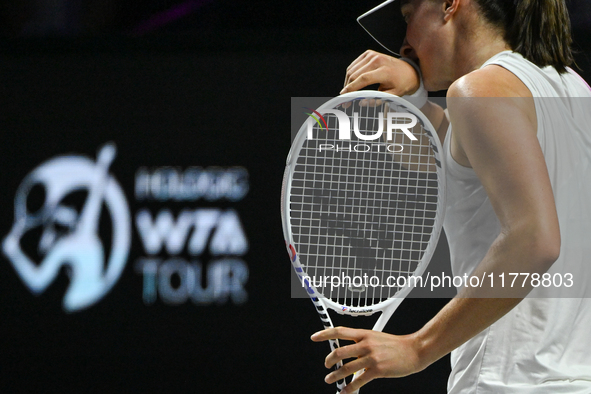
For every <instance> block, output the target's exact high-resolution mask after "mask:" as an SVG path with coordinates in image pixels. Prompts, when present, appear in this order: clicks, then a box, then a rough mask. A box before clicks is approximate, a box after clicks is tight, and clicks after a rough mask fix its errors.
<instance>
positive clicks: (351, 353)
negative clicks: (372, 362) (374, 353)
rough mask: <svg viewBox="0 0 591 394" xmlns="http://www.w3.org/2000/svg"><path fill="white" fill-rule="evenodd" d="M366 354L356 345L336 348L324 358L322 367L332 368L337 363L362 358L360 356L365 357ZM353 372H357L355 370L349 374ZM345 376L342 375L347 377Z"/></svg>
mask: <svg viewBox="0 0 591 394" xmlns="http://www.w3.org/2000/svg"><path fill="white" fill-rule="evenodd" d="M366 354H367V352H363V351H362V349H361V348H360V347H359V346H357V345H348V346H343V347H338V348H336V349H335V350H333V351H332V352H330V354H329V355H328V356H326V359H325V360H324V366H325V367H326V368H332V367H333V366H334V365H335V364H336V363H338V362H339V361H343V360H346V359H348V358H355V357H362V356H365V355H366ZM347 365H348V364H347ZM341 368H342V367H341ZM355 372H357V370H355V371H352V372H351V373H355ZM347 375H349V374H347ZM347 375H344V376H347ZM344 376H343V377H344ZM335 380H338V379H335Z"/></svg>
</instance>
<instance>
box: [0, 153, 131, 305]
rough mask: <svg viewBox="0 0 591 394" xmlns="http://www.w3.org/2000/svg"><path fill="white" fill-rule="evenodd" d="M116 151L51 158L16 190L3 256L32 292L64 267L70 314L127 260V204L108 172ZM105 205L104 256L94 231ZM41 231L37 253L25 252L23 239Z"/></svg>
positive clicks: (103, 290) (94, 297) (101, 291)
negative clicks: (79, 198) (79, 199)
mask: <svg viewBox="0 0 591 394" xmlns="http://www.w3.org/2000/svg"><path fill="white" fill-rule="evenodd" d="M115 154H116V150H115V146H114V145H113V144H107V145H105V146H104V147H102V148H101V149H100V150H99V153H98V157H97V160H96V162H94V161H92V160H91V159H88V158H86V157H83V156H62V157H57V158H54V159H51V160H49V161H47V162H45V163H43V164H41V165H40V166H39V167H37V168H36V169H34V170H33V171H32V172H31V173H30V174H29V175H27V177H26V178H25V179H24V180H23V182H22V183H21V185H20V186H19V188H18V190H17V192H16V198H15V215H14V225H13V226H12V229H11V230H10V233H9V234H8V235H7V236H6V238H5V239H4V242H3V244H2V248H3V251H4V254H5V255H6V256H7V257H8V259H9V260H10V262H11V263H12V265H13V267H14V269H15V270H16V272H17V273H18V275H19V276H20V278H21V279H22V281H23V282H24V284H25V285H26V286H27V287H28V288H29V290H30V291H31V292H32V293H34V294H41V293H43V291H45V289H46V288H47V287H48V286H49V285H50V284H51V283H52V282H53V281H54V280H55V279H56V277H57V275H58V274H59V272H60V269H61V268H62V267H66V268H67V272H68V274H69V276H70V284H69V286H68V288H67V290H66V294H65V296H64V299H63V307H64V310H66V311H68V312H73V311H77V310H80V309H84V308H87V307H89V306H91V305H93V304H94V303H96V302H98V301H99V300H100V299H102V298H103V297H104V296H105V295H106V294H107V293H108V292H109V291H110V290H111V288H112V287H113V285H114V284H115V283H116V282H117V280H118V279H119V277H120V275H121V272H122V271H123V268H124V267H125V263H126V261H127V256H128V253H129V248H130V238H131V225H130V215H129V208H128V205H127V201H126V199H125V195H124V193H123V191H122V189H121V187H120V186H119V184H118V183H117V181H116V180H115V178H113V177H112V176H111V175H110V174H109V166H110V165H111V163H112V162H113V160H114V159H115ZM80 192H82V193H84V194H85V195H86V198H85V201H84V202H83V205H82V206H81V208H79V209H77V208H76V207H74V206H72V205H71V203H70V202H69V201H71V198H70V197H71V196H72V195H73V194H74V193H80ZM43 197H44V201H43V203H42V204H41V206H40V207H37V209H35V210H34V211H31V207H30V206H29V205H30V203H29V202H30V200H35V199H39V198H41V199H43ZM103 204H104V205H105V207H106V212H107V213H108V215H109V216H110V222H111V226H112V228H111V234H112V243H111V246H110V248H109V250H110V253H109V254H108V255H106V253H105V244H104V243H103V240H102V239H101V238H100V235H99V230H98V229H99V220H100V217H101V212H102V211H103ZM39 230H40V233H41V235H40V237H39V238H38V240H37V252H36V253H27V251H25V250H24V248H23V247H22V240H23V239H24V238H26V237H30V236H31V234H32V233H35V232H38V231H39ZM31 254H34V255H35V257H32V256H31Z"/></svg>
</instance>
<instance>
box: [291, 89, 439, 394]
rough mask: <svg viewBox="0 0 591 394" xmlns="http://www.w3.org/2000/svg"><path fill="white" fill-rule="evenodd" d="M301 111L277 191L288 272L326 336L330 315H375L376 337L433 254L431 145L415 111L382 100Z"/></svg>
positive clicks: (435, 192) (342, 101)
mask: <svg viewBox="0 0 591 394" xmlns="http://www.w3.org/2000/svg"><path fill="white" fill-rule="evenodd" d="M302 111H303V112H306V113H308V114H309V115H310V117H309V118H308V120H307V121H306V122H305V123H304V124H303V125H302V127H301V128H300V130H299V132H298V134H297V136H296V137H295V140H294V141H293V144H292V147H291V150H290V152H289V155H288V157H287V165H286V168H285V174H284V177H283V187H282V191H281V216H282V222H283V233H284V236H285V242H286V246H287V249H288V253H289V256H290V259H291V262H292V265H293V267H294V269H295V271H296V274H297V275H298V277H299V278H300V280H301V283H302V286H303V287H304V288H305V289H306V291H307V293H308V295H309V296H310V298H311V299H312V301H313V302H314V305H315V306H316V309H317V311H318V313H319V315H320V319H321V320H322V323H323V324H324V327H325V328H329V327H332V326H333V325H332V321H331V318H330V316H329V314H328V308H330V309H332V310H334V311H336V312H337V313H339V314H346V315H351V316H368V315H371V314H374V313H375V312H382V314H381V315H380V317H379V319H378V320H377V322H376V324H375V326H374V327H373V329H374V330H378V331H381V330H383V328H384V326H385V325H386V323H387V321H388V319H389V318H390V316H391V315H392V313H394V311H395V310H396V308H397V307H398V305H400V303H401V302H402V300H403V299H404V298H405V297H406V296H407V295H408V293H409V292H410V291H411V290H412V289H413V287H415V286H417V285H419V286H420V283H421V282H419V281H420V277H421V275H422V274H423V272H424V270H425V268H426V267H427V265H428V264H429V261H430V259H431V257H432V255H433V252H434V251H435V247H436V246H437V241H438V239H439V234H440V231H441V226H442V223H443V215H444V206H445V201H444V199H445V175H444V173H445V171H444V170H445V169H444V162H443V161H442V160H441V158H440V155H441V152H442V149H441V144H440V142H439V138H438V137H437V133H436V132H435V130H434V129H433V126H432V125H431V123H430V122H429V120H428V119H427V118H426V117H425V116H424V115H423V113H422V112H421V111H419V110H418V109H417V108H416V107H415V106H413V105H412V104H410V103H409V102H407V101H406V100H404V99H402V98H399V97H396V96H393V95H390V94H387V93H383V92H377V91H360V92H353V93H347V94H344V95H342V96H339V97H336V98H334V99H331V100H330V101H328V102H327V103H325V104H324V105H322V106H321V107H320V108H318V109H316V110H312V109H307V110H305V109H302ZM338 346H339V344H338V341H336V340H335V341H332V340H331V341H330V347H331V349H332V350H334V349H335V348H337V347H338ZM341 366H342V363H339V365H337V366H336V368H339V367H341ZM359 373H360V372H357V373H356V374H355V376H354V377H353V379H355V377H356V376H357V375H358V374H359ZM345 384H346V382H345V381H344V380H341V381H339V382H337V392H340V391H341V390H342V389H343V387H344V386H345Z"/></svg>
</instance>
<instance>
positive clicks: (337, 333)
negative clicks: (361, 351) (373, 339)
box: [310, 327, 364, 342]
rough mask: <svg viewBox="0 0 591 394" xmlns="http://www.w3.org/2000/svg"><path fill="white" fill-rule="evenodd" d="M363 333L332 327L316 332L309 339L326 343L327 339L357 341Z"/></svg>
mask: <svg viewBox="0 0 591 394" xmlns="http://www.w3.org/2000/svg"><path fill="white" fill-rule="evenodd" d="M363 331H364V330H358V329H355V328H348V327H334V328H327V329H326V330H322V331H318V332H316V333H314V334H312V336H311V337H310V339H312V340H313V341H314V342H322V341H327V340H329V339H345V340H349V341H355V342H357V341H359V340H360V339H361V338H363Z"/></svg>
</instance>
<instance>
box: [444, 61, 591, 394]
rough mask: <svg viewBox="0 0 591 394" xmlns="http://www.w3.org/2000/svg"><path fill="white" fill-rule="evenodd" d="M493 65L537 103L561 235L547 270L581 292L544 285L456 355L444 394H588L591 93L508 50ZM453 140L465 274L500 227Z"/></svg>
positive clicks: (457, 263) (449, 223) (454, 258)
mask: <svg viewBox="0 0 591 394" xmlns="http://www.w3.org/2000/svg"><path fill="white" fill-rule="evenodd" d="M491 64H495V65H499V66H502V67H503V68H505V69H507V70H509V71H511V72H512V73H513V74H515V75H516V76H517V77H518V78H519V79H520V80H521V81H522V82H523V83H524V84H525V85H526V86H527V88H529V90H530V91H531V93H532V95H533V96H534V100H535V108H536V114H537V120H538V131H537V133H538V134H537V135H538V140H539V142H540V146H541V147H542V151H543V153H544V157H545V159H546V165H547V167H548V172H549V174H550V180H551V182H552V188H553V191H554V197H555V200H556V208H557V212H558V217H559V223H560V232H561V249H560V257H559V258H558V260H557V261H556V262H555V263H554V265H553V266H552V268H551V269H550V271H549V273H551V274H554V273H560V274H564V273H572V274H573V280H574V281H575V287H576V290H577V291H578V293H576V294H575V293H574V292H573V289H574V288H570V289H567V288H565V287H562V288H556V287H554V286H551V287H549V288H543V287H542V286H540V287H538V288H537V289H535V290H534V291H532V293H531V294H530V296H529V297H528V298H526V299H525V300H523V301H522V302H521V303H520V304H519V305H518V306H517V307H515V308H514V309H513V310H512V311H511V312H509V313H508V314H507V315H505V316H504V317H503V318H502V319H500V320H499V321H498V322H496V323H495V324H493V325H492V326H490V327H489V328H487V329H486V330H484V331H483V332H482V333H480V334H479V335H477V336H476V337H474V338H472V339H471V340H469V341H468V342H466V343H465V344H464V345H462V346H460V347H459V348H458V349H456V350H454V351H453V352H452V355H451V362H452V373H451V375H450V378H449V382H448V392H449V393H450V394H452V393H453V394H460V393H461V394H468V393H470V394H474V393H478V394H483V393H490V394H526V393H528V394H529V393H535V394H555V393H591V298H584V297H583V296H585V295H586V296H587V297H590V294H591V88H589V86H588V85H587V84H586V83H585V81H584V80H583V79H582V78H581V77H580V76H578V75H577V74H576V73H575V72H574V71H572V70H570V69H569V70H568V72H567V73H566V74H562V75H561V74H558V73H557V72H556V70H555V69H554V68H552V67H546V68H543V69H540V68H539V67H537V66H536V65H534V64H533V63H531V62H529V61H528V60H526V59H524V58H523V57H522V56H521V55H520V54H518V53H515V52H512V51H505V52H501V53H499V54H497V55H495V56H493V57H492V58H491V59H489V60H488V61H487V62H486V63H485V64H484V65H483V66H482V67H485V66H487V65H491ZM450 141H451V126H450V129H449V130H448V133H447V135H446V138H445V141H444V152H445V154H444V156H445V158H444V160H445V161H446V164H447V174H446V178H447V204H448V205H447V209H446V216H445V222H444V229H445V232H446V235H447V238H448V242H449V246H450V252H451V264H452V271H453V273H454V275H464V274H470V273H471V272H472V271H473V270H474V268H475V267H476V266H477V265H478V263H480V261H482V259H483V257H484V255H485V254H486V253H487V251H488V249H489V247H490V245H491V244H492V243H493V241H494V240H495V239H496V237H497V236H498V234H499V232H500V224H499V221H498V219H497V217H496V215H495V213H494V210H493V208H492V206H491V204H490V201H489V199H488V197H487V195H486V192H485V191H484V188H483V186H482V184H481V182H480V180H479V179H478V177H477V176H476V174H475V173H474V171H473V170H472V169H471V168H467V167H463V166H461V165H460V164H458V163H457V162H456V161H455V160H454V159H453V158H452V156H451V154H450ZM516 171H518V169H516ZM557 279H558V278H557ZM585 281H587V282H589V283H588V285H587V286H586V287H585V285H584V282H585ZM566 297H570V298H566ZM575 297H577V298H575Z"/></svg>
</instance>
